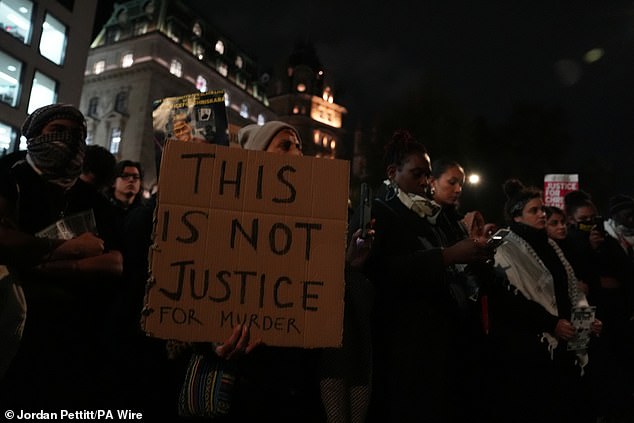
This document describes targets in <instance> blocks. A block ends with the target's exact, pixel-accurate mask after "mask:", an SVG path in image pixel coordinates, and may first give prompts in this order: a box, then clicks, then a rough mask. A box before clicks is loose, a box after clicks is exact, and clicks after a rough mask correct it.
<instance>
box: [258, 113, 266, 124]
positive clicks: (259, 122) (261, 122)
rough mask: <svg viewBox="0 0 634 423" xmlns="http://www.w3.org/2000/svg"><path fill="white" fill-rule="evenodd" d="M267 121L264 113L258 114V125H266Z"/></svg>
mask: <svg viewBox="0 0 634 423" xmlns="http://www.w3.org/2000/svg"><path fill="white" fill-rule="evenodd" d="M265 123H266V119H265V118H264V115H263V114H262V113H260V114H258V125H264V124H265Z"/></svg>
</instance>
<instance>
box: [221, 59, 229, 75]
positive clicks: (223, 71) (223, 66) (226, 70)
mask: <svg viewBox="0 0 634 423" xmlns="http://www.w3.org/2000/svg"><path fill="white" fill-rule="evenodd" d="M218 73H220V75H222V76H227V75H229V67H228V66H227V64H226V63H223V62H218Z"/></svg>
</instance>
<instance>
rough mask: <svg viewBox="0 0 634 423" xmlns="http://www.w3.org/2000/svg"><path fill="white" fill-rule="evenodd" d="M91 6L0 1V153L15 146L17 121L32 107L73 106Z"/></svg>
mask: <svg viewBox="0 0 634 423" xmlns="http://www.w3.org/2000/svg"><path fill="white" fill-rule="evenodd" d="M96 7H97V2H96V1H84V0H76V1H75V0H0V155H2V154H4V153H5V152H11V151H15V150H17V149H19V148H20V141H19V137H20V132H19V131H20V126H21V124H22V122H23V121H24V120H25V119H26V117H27V116H28V114H29V113H31V112H32V111H33V110H35V109H37V108H38V107H40V106H44V105H47V104H50V103H56V102H59V103H70V104H74V105H79V99H80V96H81V90H82V84H81V80H82V79H83V71H84V68H85V64H86V57H87V53H88V48H89V47H90V41H91V40H90V39H91V34H92V27H93V20H94V17H95V11H96ZM22 148H25V146H24V144H23V145H22Z"/></svg>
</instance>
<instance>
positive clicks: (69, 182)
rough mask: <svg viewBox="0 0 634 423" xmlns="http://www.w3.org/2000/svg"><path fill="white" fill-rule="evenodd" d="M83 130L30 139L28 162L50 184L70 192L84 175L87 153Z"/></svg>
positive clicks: (28, 141)
mask: <svg viewBox="0 0 634 423" xmlns="http://www.w3.org/2000/svg"><path fill="white" fill-rule="evenodd" d="M84 135H85V132H84V131H83V129H81V128H80V129H72V130H69V131H63V132H54V133H50V134H44V135H38V136H36V137H33V138H30V139H28V140H27V150H28V153H27V156H26V160H27V162H28V163H29V164H30V165H31V167H33V169H35V171H36V172H37V173H38V174H40V176H41V177H42V178H44V179H45V180H46V181H48V182H50V183H52V184H55V185H58V186H60V187H62V188H64V189H68V188H70V187H71V186H73V184H74V183H75V181H76V180H77V178H78V177H79V174H80V173H81V167H82V163H83V161H84V152H85V150H86V143H85V136H84Z"/></svg>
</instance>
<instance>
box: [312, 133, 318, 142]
mask: <svg viewBox="0 0 634 423" xmlns="http://www.w3.org/2000/svg"><path fill="white" fill-rule="evenodd" d="M313 142H314V143H315V144H319V131H315V132H313Z"/></svg>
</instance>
